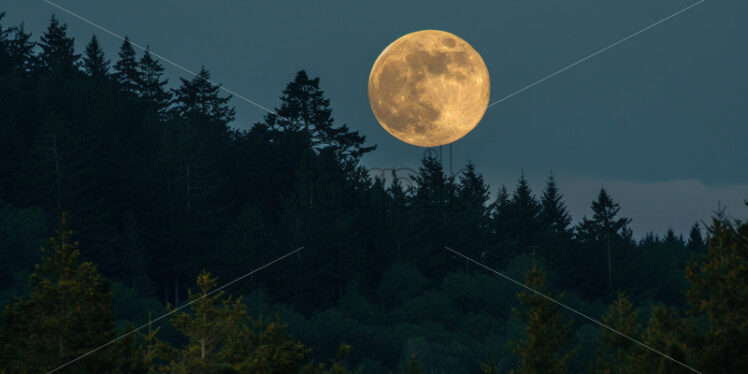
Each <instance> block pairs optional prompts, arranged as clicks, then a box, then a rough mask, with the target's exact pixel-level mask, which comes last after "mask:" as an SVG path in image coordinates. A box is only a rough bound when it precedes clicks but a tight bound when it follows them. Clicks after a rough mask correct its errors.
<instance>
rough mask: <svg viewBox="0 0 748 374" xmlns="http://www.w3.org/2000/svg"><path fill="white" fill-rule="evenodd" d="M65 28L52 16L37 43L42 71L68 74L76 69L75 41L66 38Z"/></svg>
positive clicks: (71, 38)
mask: <svg viewBox="0 0 748 374" xmlns="http://www.w3.org/2000/svg"><path fill="white" fill-rule="evenodd" d="M67 28H68V27H67V25H65V24H60V21H58V20H57V18H56V17H55V16H54V15H53V16H52V19H51V20H50V22H49V26H48V27H47V30H46V31H45V32H44V34H42V36H41V39H40V42H39V46H40V47H41V54H40V55H39V57H40V59H41V64H42V67H43V68H44V69H46V70H55V71H59V72H60V73H69V72H70V71H71V70H74V69H76V68H77V67H78V64H79V58H80V55H78V54H76V53H75V39H74V38H73V37H68V36H67Z"/></svg>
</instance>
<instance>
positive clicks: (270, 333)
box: [158, 272, 309, 374]
mask: <svg viewBox="0 0 748 374" xmlns="http://www.w3.org/2000/svg"><path fill="white" fill-rule="evenodd" d="M197 284H198V287H199V290H198V292H195V293H193V292H192V291H190V295H189V298H190V301H191V302H192V304H191V306H190V311H188V312H180V313H178V314H175V315H174V316H173V317H172V318H171V323H172V325H173V326H174V327H175V328H176V329H177V331H179V332H180V333H181V334H183V335H184V336H185V337H187V339H188V342H187V346H186V347H184V348H182V349H176V348H171V349H168V348H167V349H162V351H163V352H164V353H163V358H164V359H166V362H167V364H166V365H164V366H162V367H160V368H158V370H159V372H163V373H174V374H177V373H206V372H207V373H217V372H221V373H225V372H229V373H268V374H285V373H296V372H298V370H299V369H300V368H301V367H302V363H303V361H304V359H305V357H306V356H307V354H308V353H309V349H308V348H306V347H304V346H303V345H302V344H301V343H300V342H298V341H293V340H292V339H291V338H290V337H289V336H288V335H287V334H286V332H285V326H284V325H283V324H280V323H278V322H277V321H276V322H270V323H269V324H266V323H263V322H262V320H261V319H260V320H257V321H254V322H253V324H254V326H250V322H251V321H250V320H249V319H248V317H247V315H246V308H245V306H244V304H243V303H242V301H241V298H239V299H236V300H232V298H231V297H225V296H224V293H223V291H219V292H212V290H213V288H215V285H216V279H215V278H213V277H211V276H210V274H209V273H205V272H203V273H201V274H200V275H199V276H198V278H197Z"/></svg>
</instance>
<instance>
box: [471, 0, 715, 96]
mask: <svg viewBox="0 0 748 374" xmlns="http://www.w3.org/2000/svg"><path fill="white" fill-rule="evenodd" d="M704 1H705V0H700V1H698V2H696V3H693V4H691V5H689V6H687V7H685V8H683V9H681V10H679V11H677V12H675V13H673V14H671V15H669V16H667V17H665V18H663V19H661V20H659V21H657V22H655V23H653V24H651V25H649V26H647V27H645V28H643V29H641V30H639V31H637V32H635V33H633V34H630V35H628V36H626V37H625V38H623V39H621V40H619V41H617V42H615V43H612V44H609V45H608V46H606V47H604V48H601V49H598V50H597V51H595V52H594V53H592V54H590V55H588V56H587V57H583V58H581V59H579V60H577V61H574V62H572V63H571V64H569V65H566V66H565V67H563V68H562V69H560V70H557V71H555V72H553V73H551V74H548V75H546V76H545V77H543V78H540V79H538V80H536V81H535V82H533V83H530V84H528V85H527V86H525V87H522V88H520V89H519V90H517V91H514V92H512V93H510V94H509V95H506V96H504V97H503V98H501V99H499V100H497V101H495V102H493V103H491V104H490V105H489V106H488V108H490V107H492V106H494V105H496V104H499V103H501V102H504V101H506V100H509V99H511V98H512V97H514V96H517V95H519V94H520V93H522V92H524V91H526V90H528V89H530V88H532V87H535V86H537V85H539V84H541V83H543V82H545V81H547V80H548V79H551V78H553V77H555V76H556V75H559V74H561V73H563V72H565V71H567V70H569V69H571V68H573V67H575V66H577V65H579V64H581V63H583V62H585V61H587V60H589V59H591V58H593V57H595V56H597V55H599V54H601V53H603V52H605V51H607V50H609V49H611V48H613V47H615V46H617V45H619V44H621V43H623V42H625V41H627V40H629V39H631V38H633V37H635V36H637V35H639V34H641V33H643V32H645V31H647V30H649V29H651V28H653V27H655V26H657V25H659V24H661V23H663V22H665V21H667V20H669V19H671V18H673V17H675V16H677V15H679V14H681V13H684V12H686V11H688V10H689V9H691V8H693V7H695V6H697V5H699V4H701V3H703V2H704ZM488 108H486V109H488Z"/></svg>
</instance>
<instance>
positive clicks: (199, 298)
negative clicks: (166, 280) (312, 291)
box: [47, 247, 304, 374]
mask: <svg viewBox="0 0 748 374" xmlns="http://www.w3.org/2000/svg"><path fill="white" fill-rule="evenodd" d="M302 249H304V247H299V248H297V249H295V250H293V251H291V252H288V253H286V254H285V255H283V256H281V257H278V258H276V259H275V260H273V261H270V262H268V263H267V264H265V265H262V266H260V267H258V268H256V269H254V270H252V271H250V272H249V273H247V274H244V275H242V276H240V277H239V278H236V279H234V280H232V281H231V282H228V283H226V284H224V285H223V286H221V287H218V288H216V289H214V290H212V291H210V292H208V293H206V294H205V295H203V296H200V297H198V298H197V299H194V300H192V301H190V302H188V303H186V304H183V305H182V306H180V307H178V308H174V309H173V310H171V311H170V312H168V313H166V314H164V315H162V316H160V317H158V318H156V319H154V320H152V321H149V322H148V323H146V324H143V325H142V326H140V327H138V328H136V329H134V330H132V331H129V332H127V333H125V334H122V335H120V336H119V337H117V338H114V339H112V340H110V341H109V342H107V343H106V344H103V345H101V346H99V347H97V348H94V349H92V350H90V351H88V352H86V353H85V354H83V355H80V356H78V357H77V358H75V359H73V360H70V361H68V362H66V363H64V364H62V365H60V366H58V367H56V368H55V369H53V370H51V371H49V372H47V374H50V373H54V372H56V371H59V370H60V369H62V368H64V367H66V366H69V365H71V364H73V363H75V362H76V361H78V360H81V359H83V358H85V357H87V356H89V355H91V354H93V353H94V352H96V351H99V350H101V349H102V348H105V347H107V346H110V345H112V344H114V343H116V342H118V341H120V340H122V339H124V338H125V337H126V336H129V335H131V334H133V333H135V332H136V331H138V330H141V329H144V328H146V327H148V326H149V325H152V324H153V323H155V322H158V321H159V320H161V319H164V318H166V317H168V316H170V315H172V314H174V313H176V312H178V311H180V310H182V309H184V308H186V307H188V306H190V305H191V304H192V303H194V302H196V301H200V300H201V299H203V298H205V297H208V296H210V295H212V294H214V293H216V292H218V291H220V290H222V289H224V288H226V287H228V286H230V285H232V284H234V283H236V282H238V281H240V280H242V279H244V278H246V277H248V276H250V275H252V274H254V273H256V272H258V271H260V270H262V269H265V268H267V267H268V266H270V265H273V264H275V263H276V262H279V261H281V260H283V259H285V258H286V257H288V256H291V255H292V254H294V253H297V252H299V251H301V250H302Z"/></svg>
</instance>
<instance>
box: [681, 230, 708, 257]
mask: <svg viewBox="0 0 748 374" xmlns="http://www.w3.org/2000/svg"><path fill="white" fill-rule="evenodd" d="M686 249H688V250H689V251H690V252H694V253H703V252H705V251H706V242H705V241H704V237H703V236H701V227H699V224H698V223H694V224H693V226H691V231H689V233H688V244H687V246H686Z"/></svg>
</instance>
